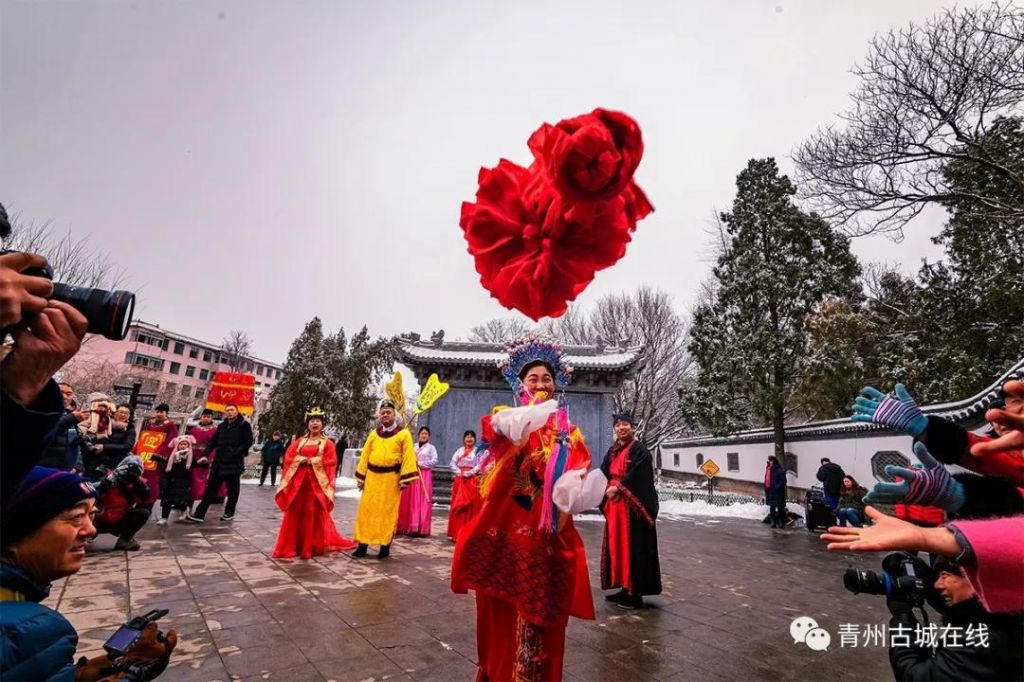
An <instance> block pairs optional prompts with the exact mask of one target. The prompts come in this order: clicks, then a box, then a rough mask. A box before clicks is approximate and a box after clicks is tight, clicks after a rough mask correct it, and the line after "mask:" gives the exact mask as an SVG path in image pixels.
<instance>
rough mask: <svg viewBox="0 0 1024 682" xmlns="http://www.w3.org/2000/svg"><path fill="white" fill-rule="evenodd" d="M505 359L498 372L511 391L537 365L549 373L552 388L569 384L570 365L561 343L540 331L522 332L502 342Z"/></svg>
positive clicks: (499, 364)
mask: <svg viewBox="0 0 1024 682" xmlns="http://www.w3.org/2000/svg"><path fill="white" fill-rule="evenodd" d="M505 352H506V353H507V355H508V356H507V357H506V358H504V359H502V360H501V361H500V362H499V363H498V369H500V370H501V375H502V376H503V377H505V381H507V382H508V385H509V386H511V387H512V388H513V389H516V388H518V387H519V385H520V382H521V381H522V379H523V376H524V375H525V373H526V371H528V369H529V368H530V367H533V366H536V365H537V364H538V363H541V364H543V365H544V366H546V367H547V368H548V370H549V371H550V372H551V376H552V377H553V378H554V380H555V386H556V387H558V388H565V387H566V386H568V385H569V383H570V382H571V381H572V366H571V365H569V364H568V363H567V362H566V361H565V353H564V351H563V349H562V344H560V343H558V342H557V341H555V340H554V339H552V338H551V337H549V336H546V335H544V334H541V333H539V332H534V331H530V332H525V333H523V334H520V335H519V336H516V337H514V338H512V339H510V340H508V341H506V342H505Z"/></svg>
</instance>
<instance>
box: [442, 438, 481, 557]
mask: <svg viewBox="0 0 1024 682" xmlns="http://www.w3.org/2000/svg"><path fill="white" fill-rule="evenodd" d="M480 459H481V458H480V454H479V453H478V452H477V450H476V433H475V432H473V431H466V432H465V433H464V434H462V447H461V448H459V449H458V450H456V451H455V453H454V454H452V462H451V467H452V476H453V477H454V478H453V479H452V505H451V509H450V510H449V512H448V539H449V540H451V541H452V542H455V541H456V540H458V539H459V531H461V530H462V528H463V527H464V526H465V525H466V524H467V523H469V522H470V521H471V520H472V519H473V517H474V516H476V514H477V512H479V511H480V507H482V506H483V500H482V499H481V498H480V487H479V481H478V480H477V476H476V475H477V473H479V471H478V470H479V465H480Z"/></svg>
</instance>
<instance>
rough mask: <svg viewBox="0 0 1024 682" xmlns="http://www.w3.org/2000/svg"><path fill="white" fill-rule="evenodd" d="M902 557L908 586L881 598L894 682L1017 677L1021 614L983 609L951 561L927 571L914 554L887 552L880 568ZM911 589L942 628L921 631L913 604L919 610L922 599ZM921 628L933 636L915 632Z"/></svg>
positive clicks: (1022, 655)
mask: <svg viewBox="0 0 1024 682" xmlns="http://www.w3.org/2000/svg"><path fill="white" fill-rule="evenodd" d="M892 558H896V559H898V561H890V559H892ZM901 561H905V562H907V563H911V564H912V566H913V569H912V570H911V571H910V572H911V573H913V574H914V575H915V576H916V578H917V580H916V581H914V582H913V583H911V584H912V585H913V587H910V588H908V589H902V590H901V589H890V590H889V594H888V595H887V598H886V606H888V607H889V612H890V613H891V614H892V618H891V619H890V621H889V628H890V641H889V663H890V665H891V666H892V671H893V675H894V676H895V678H896V680H898V681H899V682H904V681H907V682H911V681H913V682H916V681H917V680H921V681H922V682H923V681H926V680H1019V679H1021V678H1022V675H1024V652H1022V649H1021V641H1024V615H1022V614H1020V613H1015V614H1014V613H999V614H994V613H989V612H988V611H986V610H985V608H984V607H983V606H982V604H981V602H980V601H979V600H978V595H977V594H976V593H975V591H974V588H973V587H971V584H970V583H969V582H968V581H967V579H966V578H965V577H964V574H963V569H962V568H961V567H960V565H959V564H957V563H956V562H955V561H953V560H951V559H940V560H939V561H938V562H937V563H936V564H935V566H934V568H932V569H929V567H928V565H927V564H926V563H925V562H924V561H922V560H921V559H918V558H917V557H915V556H913V555H910V554H891V555H889V556H888V557H886V561H885V562H883V566H886V565H887V563H888V564H890V565H891V564H893V563H895V564H900V563H901ZM903 565H905V564H903ZM887 577H889V576H887ZM907 578H908V576H906V575H904V576H903V577H902V581H903V582H904V583H908V582H909V581H908V580H907ZM897 580H900V579H897ZM915 592H924V594H923V595H922V596H923V598H924V599H925V600H927V601H928V603H929V604H930V605H931V606H932V607H933V608H935V609H936V610H937V611H938V612H939V613H941V614H942V627H941V628H934V629H925V630H922V624H921V623H920V621H918V619H917V616H916V615H915V613H914V608H915V607H918V608H923V606H922V604H921V601H922V599H921V597H919V596H918V595H917V594H915ZM922 631H923V632H927V633H934V636H920V635H919V634H918V633H921V632H922ZM929 639H931V640H932V641H929ZM936 645H937V646H936Z"/></svg>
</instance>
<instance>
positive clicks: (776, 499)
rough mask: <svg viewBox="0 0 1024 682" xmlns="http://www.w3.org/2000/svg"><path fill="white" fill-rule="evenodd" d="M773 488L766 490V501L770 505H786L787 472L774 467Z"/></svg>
mask: <svg viewBox="0 0 1024 682" xmlns="http://www.w3.org/2000/svg"><path fill="white" fill-rule="evenodd" d="M771 483H772V484H771V487H769V488H765V489H764V501H765V504H768V505H779V506H781V505H785V504H786V470H785V469H783V468H782V467H772V479H771Z"/></svg>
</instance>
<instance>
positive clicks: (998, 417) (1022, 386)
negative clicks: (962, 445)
mask: <svg viewBox="0 0 1024 682" xmlns="http://www.w3.org/2000/svg"><path fill="white" fill-rule="evenodd" d="M1003 392H1004V393H1005V394H1006V395H1007V398H1009V399H1010V400H1013V401H1015V402H1020V401H1024V381H1017V380H1014V381H1007V382H1006V383H1005V384H1003ZM1008 402H1009V401H1008ZM985 421H988V422H991V423H993V424H999V425H1000V426H1003V427H1006V428H1008V429H1012V430H1011V431H1010V432H1008V433H1005V434H1003V435H1002V436H999V437H998V438H994V439H992V440H989V441H984V442H981V443H975V444H974V445H973V446H971V454H972V455H978V456H984V455H988V454H991V453H994V452H1005V451H1006V450H1024V414H1019V413H1018V412H1017V411H1010V410H1008V409H1002V410H989V411H988V412H986V413H985Z"/></svg>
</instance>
